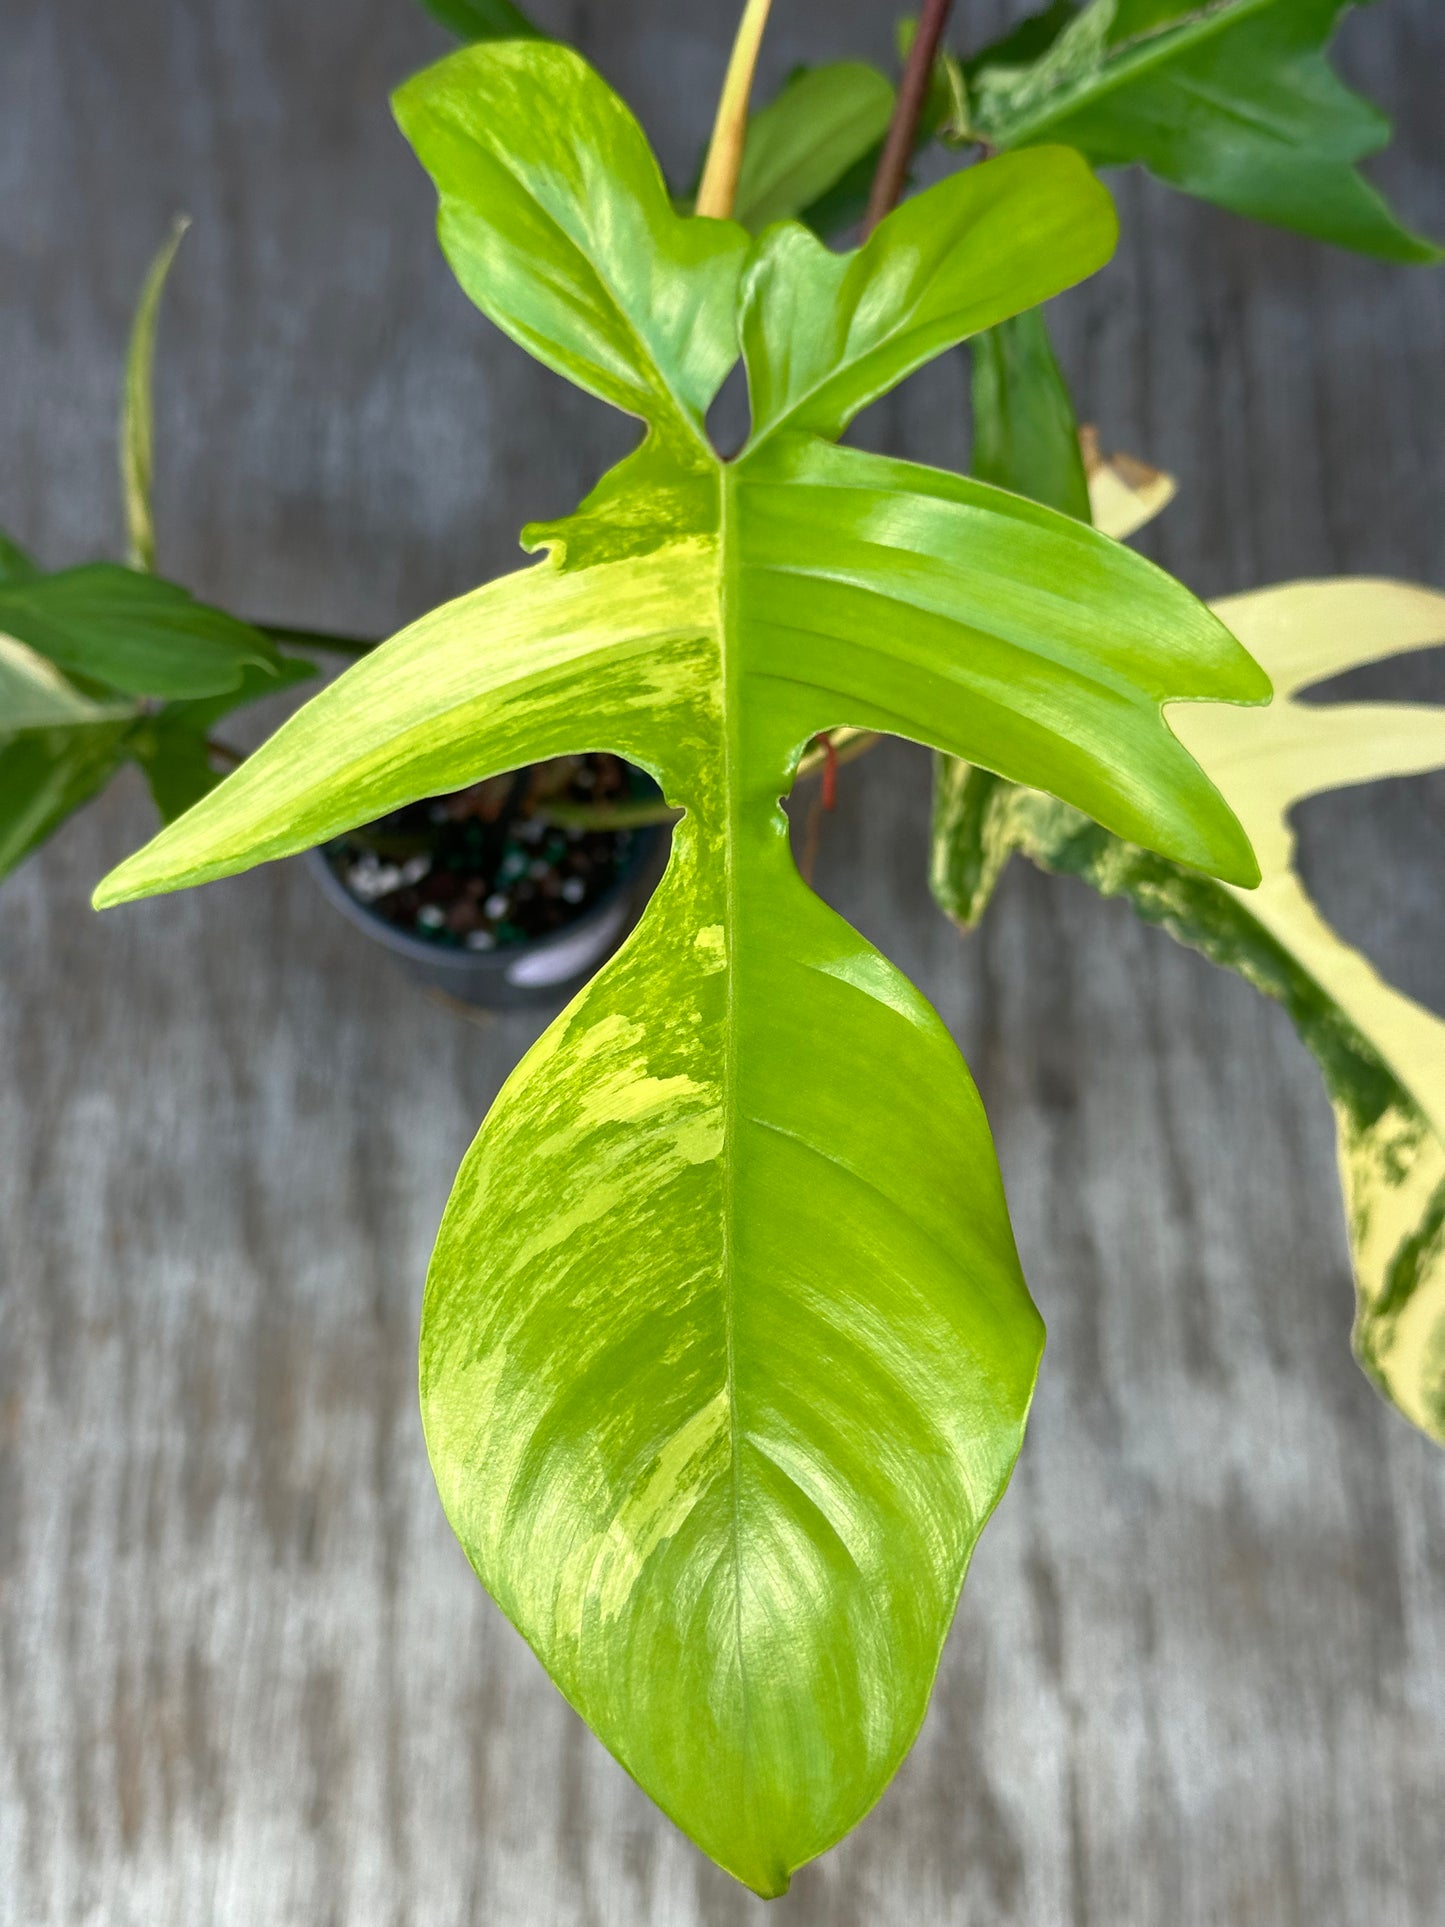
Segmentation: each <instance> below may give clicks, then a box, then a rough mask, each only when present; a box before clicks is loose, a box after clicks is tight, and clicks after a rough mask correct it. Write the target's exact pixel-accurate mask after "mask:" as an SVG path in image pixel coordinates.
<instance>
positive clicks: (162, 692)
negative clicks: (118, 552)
mask: <svg viewBox="0 0 1445 1927" xmlns="http://www.w3.org/2000/svg"><path fill="white" fill-rule="evenodd" d="M0 631H3V632H4V633H5V634H7V635H11V636H14V637H16V638H18V639H19V640H20V641H21V642H24V643H28V644H29V646H30V647H31V648H32V649H34V650H36V651H38V653H39V654H40V655H42V656H47V657H48V658H49V659H50V661H51V662H53V663H54V664H55V665H56V666H57V667H58V668H60V669H64V670H67V671H69V672H71V673H72V674H74V675H78V676H84V677H87V678H89V679H91V680H92V681H95V682H99V683H104V684H106V685H108V686H109V687H110V688H111V689H114V690H118V691H120V692H121V693H123V694H124V695H127V696H211V695H217V694H220V693H221V692H223V691H225V690H229V689H236V688H239V686H240V683H241V679H242V676H243V675H244V673H245V671H246V669H247V667H248V666H251V667H255V668H257V669H260V670H261V671H262V672H263V673H265V672H266V671H270V672H271V673H272V674H273V675H274V674H276V673H277V670H278V665H279V661H280V658H279V657H278V656H277V654H276V651H275V650H274V649H273V648H272V647H271V645H270V643H268V642H267V640H266V638H265V637H264V636H262V635H260V634H258V633H257V631H256V630H254V629H252V628H250V627H248V625H247V624H246V623H244V622H238V621H237V620H236V619H235V617H234V616H228V615H226V614H224V613H223V612H222V611H221V610H220V609H212V608H208V607H207V606H206V604H205V603H203V602H196V601H193V600H192V598H191V596H190V595H189V594H188V593H187V592H186V591H185V590H184V589H181V588H177V587H176V585H175V584H174V583H171V582H163V581H161V580H160V579H159V578H158V577H156V576H146V575H139V574H137V573H136V572H135V570H133V569H123V568H121V567H119V566H118V565H117V564H116V563H113V562H96V563H90V564H87V565H86V566H85V567H83V568H79V569H62V570H60V571H59V572H58V573H57V574H55V575H36V576H31V577H28V578H22V579H21V580H19V581H16V580H14V579H13V578H12V579H11V580H10V581H7V582H0Z"/></svg>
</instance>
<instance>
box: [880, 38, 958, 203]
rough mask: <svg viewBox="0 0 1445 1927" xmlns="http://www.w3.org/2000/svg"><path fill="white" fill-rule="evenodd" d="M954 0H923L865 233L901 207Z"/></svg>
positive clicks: (881, 158)
mask: <svg viewBox="0 0 1445 1927" xmlns="http://www.w3.org/2000/svg"><path fill="white" fill-rule="evenodd" d="M952 5H953V0H923V11H922V13H921V14H920V16H919V20H918V32H917V33H916V34H915V35H914V38H913V45H912V46H911V47H910V48H909V49H908V61H907V64H906V65H905V67H904V69H903V80H902V83H901V85H900V86H899V89H898V100H897V103H896V104H895V106H894V109H893V119H892V122H891V123H890V125H889V128H888V138H887V139H886V140H885V141H884V143H883V152H882V153H881V154H880V155H879V157H878V171H877V173H876V174H875V175H874V176H873V188H872V191H871V193H870V194H869V196H868V212H867V213H866V214H865V215H864V217H863V233H864V237H865V238H866V237H867V236H868V235H870V234H871V233H872V232H873V230H874V228H876V227H877V225H878V223H879V222H880V221H881V220H882V219H883V216H884V215H885V214H889V213H891V212H892V211H893V209H894V208H895V207H897V205H898V203H899V201H900V199H901V198H902V195H903V189H904V186H905V185H906V183H907V180H908V166H909V162H910V161H911V160H912V159H913V149H914V147H915V145H916V144H917V141H918V124H919V122H920V121H921V120H922V119H923V106H924V102H925V101H926V100H927V99H928V85H929V82H930V81H931V80H932V78H933V62H934V60H935V58H936V56H937V54H938V48H939V43H940V42H941V40H942V39H943V30H944V28H945V27H946V26H947V25H948V15H949V10H950V9H951V7H952Z"/></svg>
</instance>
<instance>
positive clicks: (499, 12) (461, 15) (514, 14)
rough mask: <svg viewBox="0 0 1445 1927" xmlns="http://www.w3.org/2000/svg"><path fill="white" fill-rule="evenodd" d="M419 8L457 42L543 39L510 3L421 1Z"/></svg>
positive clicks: (496, 0)
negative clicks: (433, 18) (431, 16)
mask: <svg viewBox="0 0 1445 1927" xmlns="http://www.w3.org/2000/svg"><path fill="white" fill-rule="evenodd" d="M422 5H423V6H424V7H425V8H426V10H427V12H428V13H429V14H432V15H433V16H434V17H435V18H436V19H437V20H439V21H440V22H441V23H442V25H443V26H444V27H445V28H446V30H447V32H448V33H454V34H455V35H456V37H457V39H458V40H545V39H546V38H547V36H546V34H544V33H543V31H542V29H541V28H540V27H538V26H535V25H534V24H533V23H532V21H530V20H529V19H528V18H527V16H526V14H524V13H523V12H522V9H521V8H520V7H516V6H513V4H512V0H422Z"/></svg>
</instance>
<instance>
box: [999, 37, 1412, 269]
mask: <svg viewBox="0 0 1445 1927" xmlns="http://www.w3.org/2000/svg"><path fill="white" fill-rule="evenodd" d="M1351 4H1352V0H1087V4H1085V5H1083V6H1077V5H1075V4H1073V0H1054V4H1053V5H1051V6H1049V7H1047V8H1046V9H1045V10H1044V12H1043V13H1042V14H1039V15H1036V16H1034V17H1033V18H1032V19H1031V20H1029V21H1027V22H1026V23H1025V24H1024V25H1023V26H1022V27H1021V28H1020V29H1017V30H1016V31H1015V33H1014V34H1013V35H1011V36H1010V37H1009V38H1008V39H1006V40H1004V41H1002V42H1000V43H999V44H998V45H997V46H996V47H993V48H990V49H988V50H987V51H986V52H985V53H983V54H981V55H980V56H979V57H978V59H977V60H976V61H975V62H973V63H971V65H970V68H969V82H970V90H971V102H970V106H971V128H970V130H969V131H970V132H971V133H972V134H973V135H975V136H977V137H979V138H982V139H985V140H987V141H988V142H989V143H990V144H991V145H993V146H995V147H999V148H1015V147H1019V146H1023V145H1026V144H1028V143H1030V142H1033V141H1040V140H1043V141H1066V142H1068V144H1069V145H1070V146H1073V147H1077V148H1078V149H1079V150H1080V152H1081V153H1084V154H1086V155H1087V156H1088V157H1089V159H1090V160H1091V161H1092V162H1094V164H1095V165H1096V166H1101V167H1108V166H1122V165H1126V164H1128V163H1131V162H1137V163H1139V164H1140V165H1142V166H1144V167H1147V168H1148V169H1149V170H1150V172H1151V173H1153V174H1156V175H1158V176H1159V178H1160V179H1161V180H1165V181H1168V182H1169V183H1170V184H1171V185H1172V186H1174V187H1178V188H1182V189H1183V190H1184V191H1185V192H1186V193H1189V194H1196V195H1199V196H1200V197H1201V198H1202V199H1204V200H1207V201H1213V202H1215V203H1217V204H1218V205H1219V206H1220V207H1226V208H1230V209H1231V210H1232V211H1233V212H1235V213H1236V214H1245V215H1249V216H1251V217H1252V218H1253V219H1255V220H1258V221H1269V222H1272V223H1274V224H1276V225H1277V226H1280V227H1287V228H1293V229H1295V230H1296V231H1297V232H1298V233H1300V234H1308V235H1311V236H1313V237H1314V238H1315V239H1317V240H1321V241H1333V242H1335V243H1337V244H1338V245H1340V246H1341V247H1348V248H1355V249H1357V250H1358V251H1359V252H1361V253H1363V254H1372V255H1376V256H1378V257H1379V258H1381V259H1383V260H1387V261H1404V262H1423V261H1434V260H1438V259H1440V251H1439V249H1438V248H1436V247H1434V246H1433V245H1432V244H1431V243H1430V242H1428V241H1425V240H1422V239H1421V238H1420V237H1419V236H1418V235H1414V234H1411V233H1410V232H1409V231H1408V230H1407V229H1405V228H1404V227H1402V226H1401V225H1400V223H1399V222H1398V221H1397V220H1396V219H1395V217H1394V215H1393V214H1392V213H1391V212H1390V209H1389V208H1388V207H1387V205H1386V204H1385V202H1384V200H1383V199H1382V198H1381V196H1380V195H1379V194H1378V193H1377V192H1376V190H1375V189H1374V188H1373V187H1371V186H1370V184H1369V183H1368V182H1367V181H1366V180H1365V179H1364V178H1363V176H1362V175H1361V174H1360V173H1359V172H1358V169H1357V163H1358V162H1359V161H1361V160H1363V159H1365V158H1366V157H1367V156H1368V155H1370V154H1373V153H1375V152H1377V151H1378V150H1379V149H1380V148H1382V147H1383V146H1384V145H1385V143H1386V142H1387V141H1388V139H1389V136H1390V123H1389V122H1388V120H1386V118H1385V117H1384V115H1383V114H1381V113H1379V112H1378V110H1377V109H1375V108H1374V107H1372V106H1371V105H1370V104H1369V102H1368V101H1365V100H1362V99H1361V98H1360V97H1359V95H1357V94H1354V93H1352V92H1351V91H1350V90H1349V88H1347V87H1346V86H1344V84H1343V83H1342V82H1341V81H1340V80H1339V79H1338V78H1337V77H1336V75H1335V73H1334V72H1333V70H1332V69H1331V67H1330V65H1329V62H1328V60H1327V59H1326V55H1325V49H1326V47H1327V46H1328V44H1329V41H1330V37H1331V35H1332V34H1333V32H1334V29H1335V26H1336V23H1337V22H1338V20H1339V17H1340V15H1341V14H1342V13H1343V12H1344V10H1345V8H1346V7H1347V6H1349V5H1351Z"/></svg>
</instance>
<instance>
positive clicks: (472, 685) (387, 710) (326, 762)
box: [95, 538, 714, 909]
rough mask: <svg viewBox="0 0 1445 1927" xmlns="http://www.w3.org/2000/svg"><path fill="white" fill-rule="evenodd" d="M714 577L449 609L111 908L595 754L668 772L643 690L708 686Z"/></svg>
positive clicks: (677, 557)
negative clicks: (700, 677) (426, 801)
mask: <svg viewBox="0 0 1445 1927" xmlns="http://www.w3.org/2000/svg"><path fill="white" fill-rule="evenodd" d="M713 567H714V565H713V563H712V561H711V558H710V556H709V555H708V554H707V553H706V552H705V551H704V548H703V545H702V543H701V541H700V540H699V539H697V538H694V539H692V540H690V541H677V542H674V543H671V544H669V545H668V546H666V547H665V548H661V549H658V550H656V551H654V552H653V553H652V554H650V555H649V556H646V557H643V558H638V559H633V560H623V561H620V562H617V563H613V564H607V565H599V566H598V567H596V568H593V569H587V570H580V569H579V570H578V571H576V572H563V571H562V570H561V569H559V568H558V567H557V566H556V565H555V564H553V563H551V562H545V563H541V564H539V565H537V566H536V567H534V568H531V569H522V570H519V571H518V572H517V573H516V574H515V575H511V576H505V577H503V578H502V579H501V580H500V581H499V582H494V583H489V584H488V585H487V586H486V587H485V588H483V589H478V590H475V591H473V593H472V594H471V595H467V596H461V597H459V598H458V599H457V600H456V601H455V602H452V603H448V604H446V605H445V606H444V607H443V608H441V609H438V610H434V611H433V612H432V614H430V615H429V616H424V617H423V618H422V619H421V621H420V622H416V623H413V624H412V625H411V627H410V628H408V629H405V630H403V631H402V632H401V634H400V635H398V636H394V637H393V638H392V640H391V641H390V642H387V643H383V644H382V645H381V646H380V647H379V648H377V649H374V650H372V651H371V652H370V653H369V654H368V655H366V656H365V657H363V658H362V660H361V661H360V662H358V663H357V664H355V665H354V667H352V668H351V669H348V670H347V671H346V673H345V674H344V675H343V676H341V677H339V678H338V679H337V680H336V681H335V682H334V683H332V684H330V685H329V686H328V687H327V688H326V689H324V690H322V691H321V693H320V694H319V695H317V696H315V697H313V698H312V700H311V701H310V702H309V703H307V704H306V705H305V707H304V708H303V709H302V710H300V711H299V712H298V713H297V714H296V715H295V716H293V717H292V718H290V720H289V721H287V722H286V723H283V724H282V726H281V728H280V729H279V730H277V732H276V734H275V735H274V736H272V737H270V738H269V739H268V740H267V741H266V742H265V743H263V744H262V746H261V748H260V749H258V750H257V751H256V752H255V753H254V754H253V755H251V756H249V757H247V759H246V761H245V763H244V764H243V765H242V767H241V768H240V769H239V770H237V771H236V772H235V773H234V775H232V776H231V777H229V778H228V779H227V780H226V782H225V783H224V784H223V785H222V786H221V787H220V788H219V789H218V790H217V791H216V792H215V793H214V794H213V795H211V796H208V797H207V798H205V799H204V800H203V801H202V802H201V803H199V804H198V805H197V807H196V808H195V809H194V810H191V811H189V812H188V813H187V814H186V815H185V816H184V817H182V818H181V819H180V820H179V821H178V822H177V823H175V824H173V825H172V826H171V827H170V828H168V829H167V830H165V831H164V832H163V833H162V834H161V835H160V836H159V837H157V838H155V839H154V840H153V841H152V842H151V843H149V844H147V845H146V847H145V848H144V849H143V850H139V851H137V852H136V854H135V855H134V856H133V857H130V858H128V859H127V861H126V862H125V863H123V864H121V865H120V866H119V867H118V868H117V869H116V870H114V871H112V873H111V875H110V876H109V877H107V878H106V879H105V881H104V882H103V883H102V885H101V886H100V889H99V890H98V891H97V892H96V897H95V902H96V907H97V908H99V909H104V908H107V907H108V906H110V905H112V904H116V903H124V902H129V901H131V900H133V899H134V898H137V897H142V896H150V895H153V894H155V893H156V892H157V891H163V890H179V889H186V888H190V887H192V886H193V885H195V884H199V883H209V882H212V881H214V880H215V879H216V878H218V877H223V876H232V875H234V874H236V872H238V871H240V870H246V869H250V868H251V867H252V866H253V865H255V864H257V863H263V862H269V861H272V860H274V859H275V858H277V857H282V856H290V855H293V854H294V853H296V852H297V851H299V850H305V849H309V848H310V847H312V846H313V845H315V844H318V843H323V842H326V841H327V840H328V839H329V838H331V837H333V836H338V835H340V834H341V832H342V831H343V830H347V829H352V828H354V827H355V826H356V825H357V824H359V823H365V822H368V821H370V820H371V819H372V818H374V817H377V816H382V815H385V814H386V812H387V811H389V810H393V809H397V808H400V807H401V805H402V804H404V803H409V802H414V801H415V800H416V799H417V798H418V797H422V796H434V795H440V794H442V793H443V792H445V791H447V790H452V789H459V788H461V787H462V786H463V785H464V784H467V783H471V782H477V781H480V780H481V779H482V778H483V777H485V776H488V775H493V774H496V773H499V772H500V771H502V770H507V769H515V768H517V767H519V766H520V765H521V764H523V763H529V762H539V761H542V760H543V759H545V758H546V757H549V756H557V755H563V754H566V753H567V752H568V751H570V750H574V749H576V748H577V746H578V743H579V741H583V742H586V741H589V740H590V745H591V746H592V747H595V748H615V749H616V750H617V752H618V753H619V754H621V755H625V756H629V757H631V758H632V760H633V761H636V762H642V763H645V764H647V766H648V767H650V768H652V769H653V770H654V773H655V771H656V766H657V762H658V744H657V742H656V740H655V739H654V735H653V733H652V732H653V730H654V724H653V721H652V717H651V711H650V709H649V708H648V707H647V706H645V705H642V704H639V702H638V698H637V690H638V685H639V682H640V683H641V684H642V686H643V687H644V688H651V689H653V690H654V691H656V692H657V694H658V699H659V702H660V703H661V705H662V711H663V713H664V714H667V713H670V712H669V711H668V709H667V704H668V700H669V697H668V691H669V690H672V689H675V690H677V691H679V692H686V691H687V690H688V689H689V688H690V687H691V686H692V683H693V682H694V681H695V679H696V673H697V672H696V666H695V664H694V662H693V655H694V654H695V647H694V644H693V641H692V634H695V633H700V632H701V631H703V630H705V629H706V628H707V627H708V625H709V623H710V621H711V613H710V605H709V601H708V596H709V590H710V588H711V586H712V570H713ZM690 632H691V633H690ZM639 639H640V640H639ZM579 686H581V687H584V688H585V689H586V692H587V693H586V694H585V695H584V696H582V697H581V698H580V699H579V695H578V689H579ZM634 712H635V713H634Z"/></svg>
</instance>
